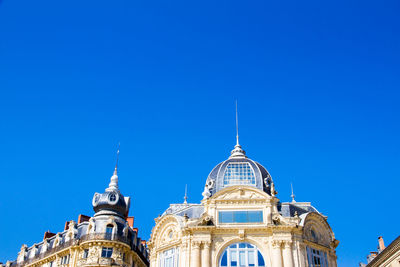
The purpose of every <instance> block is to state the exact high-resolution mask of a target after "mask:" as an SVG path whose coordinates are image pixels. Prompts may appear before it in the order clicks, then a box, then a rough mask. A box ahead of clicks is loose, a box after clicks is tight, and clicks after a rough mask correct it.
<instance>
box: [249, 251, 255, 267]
mask: <svg viewBox="0 0 400 267" xmlns="http://www.w3.org/2000/svg"><path fill="white" fill-rule="evenodd" d="M254 263H255V260H254V251H249V265H250V266H254Z"/></svg>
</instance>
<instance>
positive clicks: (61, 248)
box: [0, 166, 149, 267]
mask: <svg viewBox="0 0 400 267" xmlns="http://www.w3.org/2000/svg"><path fill="white" fill-rule="evenodd" d="M129 206H130V198H129V197H124V196H123V195H122V194H121V193H120V191H119V188H118V175H117V166H116V167H115V170H114V174H113V176H112V177H111V182H110V185H109V187H108V188H107V189H106V190H105V192H104V193H101V194H99V193H96V194H95V195H94V197H93V209H94V211H95V214H94V216H93V217H91V218H90V217H87V216H80V217H79V220H78V223H76V222H75V221H70V222H69V223H67V224H66V227H65V230H64V231H63V232H61V233H57V234H52V233H49V232H46V233H45V236H44V239H43V241H41V242H39V243H37V244H34V245H33V246H31V247H29V248H28V246H26V245H23V246H22V247H21V251H20V252H19V254H18V257H17V260H16V261H8V262H7V263H6V264H5V265H2V264H0V267H11V266H16V267H19V266H27V267H67V266H68V267H75V266H76V267H78V266H79V267H89V266H91V267H100V266H102V267H106V266H120V267H147V266H148V265H149V263H148V252H147V245H146V243H145V242H144V241H142V240H141V239H140V238H139V237H138V233H137V232H138V231H137V229H135V228H133V217H128V212H129Z"/></svg>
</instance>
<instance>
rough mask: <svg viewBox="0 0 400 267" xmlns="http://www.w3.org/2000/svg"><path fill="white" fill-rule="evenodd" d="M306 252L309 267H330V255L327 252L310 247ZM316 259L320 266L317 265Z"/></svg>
mask: <svg viewBox="0 0 400 267" xmlns="http://www.w3.org/2000/svg"><path fill="white" fill-rule="evenodd" d="M306 250H307V261H308V266H309V267H329V260H328V254H327V253H326V252H325V251H323V250H320V249H316V248H314V247H310V246H307V247H306ZM316 259H317V260H319V262H320V264H316V262H315V261H316Z"/></svg>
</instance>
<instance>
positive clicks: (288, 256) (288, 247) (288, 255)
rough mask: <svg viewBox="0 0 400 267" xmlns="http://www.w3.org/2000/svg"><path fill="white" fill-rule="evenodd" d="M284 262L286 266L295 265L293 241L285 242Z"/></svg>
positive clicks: (291, 266)
mask: <svg viewBox="0 0 400 267" xmlns="http://www.w3.org/2000/svg"><path fill="white" fill-rule="evenodd" d="M283 245H284V246H283V262H284V266H285V267H293V266H294V265H293V253H292V242H290V241H286V242H285V243H284V244H283Z"/></svg>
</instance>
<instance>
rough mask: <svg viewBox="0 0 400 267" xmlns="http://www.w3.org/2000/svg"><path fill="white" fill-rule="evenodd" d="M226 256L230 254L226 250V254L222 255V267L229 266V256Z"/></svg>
mask: <svg viewBox="0 0 400 267" xmlns="http://www.w3.org/2000/svg"><path fill="white" fill-rule="evenodd" d="M226 254H228V252H227V251H226V250H225V252H224V254H223V255H222V258H221V266H222V267H224V266H228V261H227V259H226V258H227V255H226Z"/></svg>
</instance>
